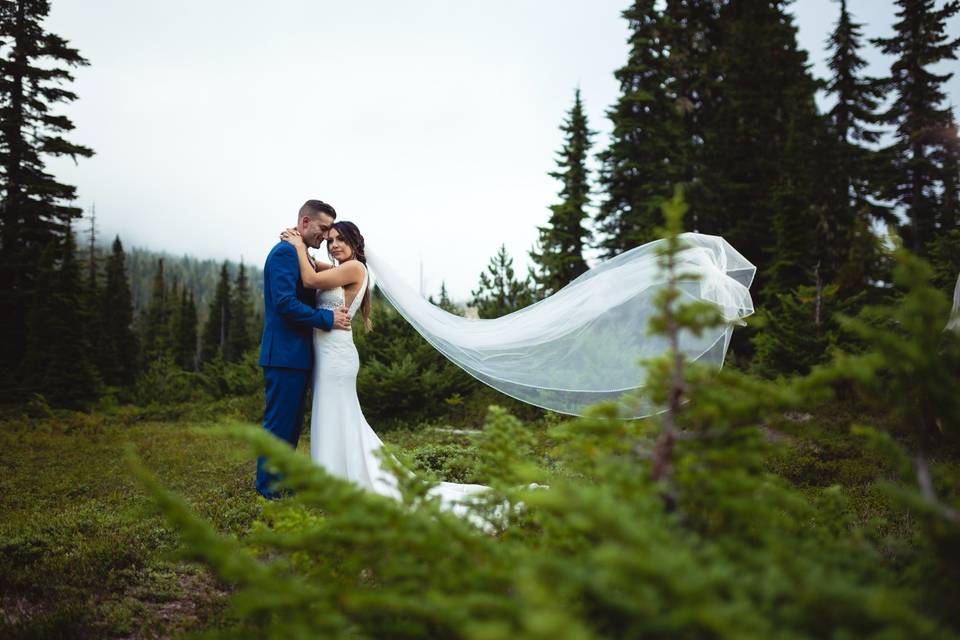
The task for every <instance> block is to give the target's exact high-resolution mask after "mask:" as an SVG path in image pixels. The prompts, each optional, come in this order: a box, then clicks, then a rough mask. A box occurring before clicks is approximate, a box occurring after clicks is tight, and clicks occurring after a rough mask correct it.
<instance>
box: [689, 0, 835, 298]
mask: <svg viewBox="0 0 960 640" xmlns="http://www.w3.org/2000/svg"><path fill="white" fill-rule="evenodd" d="M717 29H718V33H717V35H716V37H717V43H718V44H717V53H716V55H715V57H714V60H713V61H712V64H713V65H715V68H716V72H715V73H716V74H717V75H718V76H719V77H722V79H723V81H722V82H721V83H719V84H718V85H717V86H716V92H717V94H716V95H715V96H714V97H713V101H714V103H715V104H714V105H713V107H712V108H711V113H710V117H709V121H708V122H706V123H705V124H704V131H703V136H704V143H703V156H702V158H703V169H702V174H701V175H700V176H699V178H698V180H699V188H698V189H697V190H696V196H697V197H696V199H695V204H696V206H697V207H699V208H702V209H704V211H705V213H706V215H708V216H709V218H710V220H711V221H712V223H711V228H710V231H713V232H716V233H719V234H721V235H723V237H724V238H726V239H727V240H728V241H729V242H730V243H731V244H732V245H733V246H734V247H736V248H737V250H738V251H740V252H741V253H743V254H744V256H746V258H747V259H748V260H750V261H751V262H753V263H754V264H757V265H774V266H773V273H772V275H773V276H776V277H780V276H782V278H780V279H781V282H780V283H779V285H778V286H781V287H786V288H792V287H793V286H795V285H797V284H800V282H799V280H801V279H802V280H804V281H805V283H807V284H809V283H811V282H812V272H813V269H814V267H815V265H816V263H817V261H818V256H817V255H816V252H817V249H816V246H815V236H814V235H812V234H811V233H810V232H809V231H810V230H811V229H814V228H816V226H817V224H818V222H819V218H820V216H821V215H822V208H820V207H818V206H817V205H818V204H819V203H817V202H816V200H815V199H814V198H811V192H815V189H814V188H813V185H814V184H815V182H816V179H817V176H816V175H815V174H814V172H815V171H817V170H820V171H826V170H828V167H817V166H816V165H817V164H818V158H817V156H818V150H817V149H816V148H812V146H813V145H818V144H820V143H821V141H822V132H821V131H819V130H818V129H819V128H821V127H822V126H823V123H822V122H819V121H818V119H817V117H816V114H817V111H816V103H815V100H814V98H815V94H816V90H817V86H818V85H817V83H816V81H815V80H814V79H813V78H812V77H811V75H810V74H809V72H808V71H807V59H806V53H805V52H803V51H802V50H800V49H799V47H798V45H797V40H796V27H795V26H794V24H793V22H792V18H791V16H790V15H789V14H787V13H786V11H785V9H784V3H783V2H780V1H777V0H763V1H757V0H731V1H730V2H728V3H726V4H725V5H724V6H723V8H722V9H721V10H720V12H719V14H718V17H717ZM811 159H812V161H813V162H814V166H811V165H810V161H811ZM778 216H779V217H780V218H781V220H780V222H779V223H778V222H777V221H776V220H775V218H776V217H778ZM791 227H796V228H800V229H804V230H805V233H804V234H803V235H802V236H801V237H799V238H793V239H791V238H790V237H789V233H790V232H791ZM778 228H779V234H780V237H779V238H777V235H776V234H777V233H778ZM777 243H779V246H780V248H781V249H786V248H789V249H790V252H789V253H790V255H787V254H786V253H780V252H779V251H777V250H774V252H773V254H772V255H770V254H768V252H767V251H768V250H769V248H770V247H771V245H775V244H777ZM801 243H802V246H801ZM797 260H799V261H800V262H799V263H798V262H797ZM800 274H805V275H804V276H803V277H802V278H800V277H798V276H799V275H800ZM770 275H771V273H770V270H769V269H768V270H767V273H764V272H758V274H757V280H756V281H755V283H754V286H753V290H754V291H756V292H758V293H760V292H761V291H762V290H763V288H764V280H766V279H767V278H768V277H770ZM762 297H763V296H757V298H758V299H759V300H758V302H762Z"/></svg>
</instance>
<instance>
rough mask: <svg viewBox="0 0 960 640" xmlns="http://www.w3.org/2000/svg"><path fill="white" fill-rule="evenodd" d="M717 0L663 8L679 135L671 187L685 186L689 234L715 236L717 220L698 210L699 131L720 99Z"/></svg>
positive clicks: (672, 2) (669, 90) (670, 96)
mask: <svg viewBox="0 0 960 640" xmlns="http://www.w3.org/2000/svg"><path fill="white" fill-rule="evenodd" d="M722 4H723V3H721V2H718V1H717V0H667V1H666V4H665V6H664V9H663V21H664V29H663V34H664V35H663V37H664V40H665V42H666V45H667V49H668V50H669V56H668V59H667V70H668V78H667V81H666V97H667V100H668V101H669V103H670V104H671V105H672V107H673V111H674V112H675V113H676V115H677V117H678V118H679V120H680V127H681V135H680V136H679V139H678V140H677V141H675V142H674V145H675V146H674V149H672V155H673V156H674V157H675V158H676V159H675V161H674V168H673V173H674V180H675V181H676V182H675V184H679V185H683V186H684V194H685V198H686V200H687V202H689V203H690V205H691V210H690V212H689V214H688V217H689V225H690V228H691V230H692V231H699V232H701V233H711V234H716V233H719V227H718V221H717V220H715V219H714V218H713V216H711V215H710V213H711V212H710V210H709V209H707V208H706V207H703V206H701V203H700V196H699V188H700V176H701V175H702V174H703V162H704V158H703V151H704V147H703V143H704V132H705V129H706V127H707V124H708V123H709V122H710V119H711V117H712V113H713V110H714V109H715V107H716V106H717V102H718V98H719V96H720V95H721V93H720V88H721V80H722V78H721V77H720V76H719V69H718V65H717V64H716V60H717V47H718V43H719V40H720V39H719V37H718V36H719V29H718V18H719V10H720V7H721V6H722Z"/></svg>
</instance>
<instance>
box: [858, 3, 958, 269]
mask: <svg viewBox="0 0 960 640" xmlns="http://www.w3.org/2000/svg"><path fill="white" fill-rule="evenodd" d="M896 4H897V6H898V7H899V11H897V14H896V15H897V18H898V19H899V21H898V22H897V23H896V24H894V26H893V29H894V34H893V35H892V36H890V37H888V38H877V39H875V40H873V42H874V44H876V45H877V46H879V47H880V50H881V51H882V52H883V53H885V54H886V55H890V56H895V58H896V59H895V60H894V62H893V64H892V65H891V67H890V75H889V76H888V77H887V78H884V79H883V85H884V87H885V88H886V89H887V90H888V91H890V92H892V93H893V96H894V101H893V104H892V105H891V106H890V108H889V109H888V110H887V111H886V112H885V113H883V114H882V119H883V121H884V122H885V123H887V124H890V125H892V126H894V127H895V132H894V135H895V140H894V142H893V143H892V144H891V145H890V146H888V147H886V148H885V149H884V153H885V154H886V155H887V156H888V158H889V159H890V162H891V165H892V169H891V175H890V177H889V179H888V180H887V181H886V183H885V184H884V190H883V194H884V196H885V198H886V199H887V200H889V201H892V202H893V203H895V204H896V205H899V206H901V207H903V208H904V210H905V213H906V215H907V217H908V219H909V222H908V223H907V224H906V225H905V226H904V228H903V229H902V235H903V238H904V242H905V243H906V244H907V246H909V247H910V248H911V249H912V250H913V251H914V252H916V253H919V254H926V253H927V252H928V250H929V249H928V244H929V243H930V242H931V241H932V240H933V239H934V238H935V236H936V234H937V233H938V232H940V231H949V229H946V228H944V223H948V224H953V225H955V224H956V221H955V220H953V221H950V220H944V218H943V216H944V212H943V210H942V209H941V208H940V207H939V206H938V197H937V194H938V193H939V192H940V191H942V189H943V183H942V178H943V177H942V171H943V167H942V163H938V162H937V160H936V150H937V146H938V145H939V143H940V140H941V139H942V137H943V136H944V133H945V132H946V131H948V130H949V128H950V125H951V110H950V109H949V108H946V107H942V106H941V105H942V104H943V100H944V98H945V94H944V92H943V85H944V84H945V83H946V82H947V81H948V80H949V79H950V78H951V77H952V76H953V74H952V73H945V74H935V73H933V72H932V71H930V68H931V67H932V66H933V65H935V64H937V63H938V62H940V61H941V60H955V59H956V57H957V48H958V47H960V38H955V39H949V37H948V34H947V30H946V29H947V21H948V20H949V19H950V18H952V17H953V16H955V15H956V14H957V13H958V12H960V1H958V0H949V1H948V2H945V3H944V4H943V6H942V7H941V8H940V9H936V8H935V7H936V2H935V0H897V2H896ZM948 215H949V214H948Z"/></svg>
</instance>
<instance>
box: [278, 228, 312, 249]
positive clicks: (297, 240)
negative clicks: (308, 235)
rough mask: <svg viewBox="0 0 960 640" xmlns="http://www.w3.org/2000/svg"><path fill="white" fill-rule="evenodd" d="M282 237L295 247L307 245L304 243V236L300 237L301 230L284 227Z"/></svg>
mask: <svg viewBox="0 0 960 640" xmlns="http://www.w3.org/2000/svg"><path fill="white" fill-rule="evenodd" d="M280 239H281V240H283V241H284V242H289V243H290V244H292V245H293V246H294V247H304V248H306V246H307V245H305V244H304V243H303V238H302V237H300V232H299V231H297V230H296V229H292V228H291V229H284V230H283V231H281V232H280Z"/></svg>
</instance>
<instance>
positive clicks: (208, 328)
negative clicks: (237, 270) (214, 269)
mask: <svg viewBox="0 0 960 640" xmlns="http://www.w3.org/2000/svg"><path fill="white" fill-rule="evenodd" d="M232 306H233V305H232V301H231V295H230V274H229V272H228V271H227V263H226V262H224V263H223V266H222V267H221V268H220V280H219V281H218V283H217V290H216V293H215V294H214V297H213V300H212V301H211V302H210V311H209V313H208V314H207V322H206V324H205V325H204V327H203V337H202V340H201V345H200V354H201V358H202V360H203V361H204V362H206V361H209V360H213V359H214V358H215V357H217V356H218V355H219V356H221V357H226V349H227V342H228V338H229V336H228V333H227V332H228V330H229V329H230V316H231V313H230V312H231V310H232Z"/></svg>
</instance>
